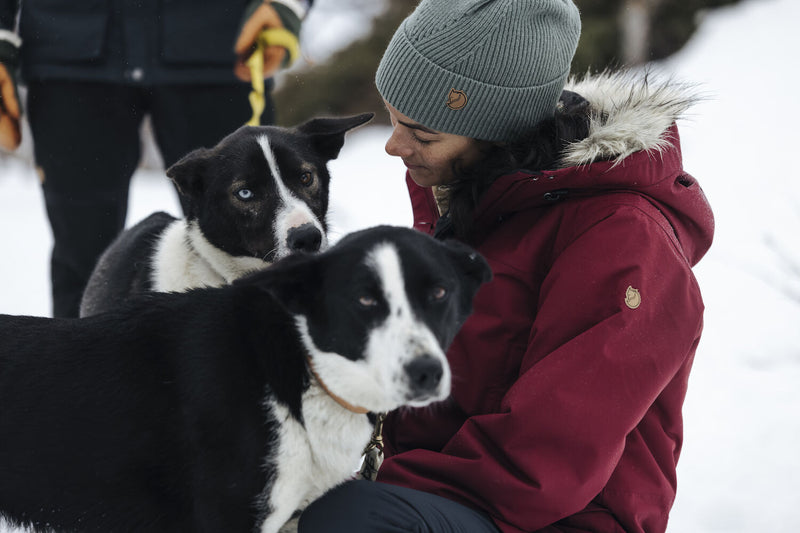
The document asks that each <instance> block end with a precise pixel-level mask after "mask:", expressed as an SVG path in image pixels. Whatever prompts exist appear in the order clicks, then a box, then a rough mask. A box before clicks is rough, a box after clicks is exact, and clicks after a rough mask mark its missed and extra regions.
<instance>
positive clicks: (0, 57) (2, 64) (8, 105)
mask: <svg viewBox="0 0 800 533" xmlns="http://www.w3.org/2000/svg"><path fill="white" fill-rule="evenodd" d="M18 56H19V50H18V48H17V46H16V45H15V44H13V43H11V42H9V41H5V40H0V147H3V148H5V149H6V150H16V149H17V147H18V146H19V143H20V141H21V140H22V133H21V131H20V127H19V119H20V106H19V96H18V93H17V76H16V74H17V65H18V59H17V58H18Z"/></svg>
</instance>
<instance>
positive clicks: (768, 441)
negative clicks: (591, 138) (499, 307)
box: [0, 0, 800, 533]
mask: <svg viewBox="0 0 800 533" xmlns="http://www.w3.org/2000/svg"><path fill="white" fill-rule="evenodd" d="M798 21H800V2H798V1H797V0H750V1H748V2H745V3H743V4H742V5H740V6H737V7H734V8H727V9H720V10H715V11H713V12H712V13H711V14H710V15H709V16H708V17H707V18H706V20H705V21H704V23H703V25H702V27H701V28H700V31H699V32H698V34H697V35H696V36H695V38H694V39H693V40H692V42H690V43H689V45H688V46H687V48H686V49H685V50H684V51H683V52H682V53H681V54H679V56H678V57H676V58H674V59H673V60H672V61H670V62H669V63H668V64H666V65H664V66H665V67H666V69H667V70H668V71H670V72H674V73H675V74H676V75H677V76H678V77H679V78H680V79H683V80H685V81H691V82H697V83H699V84H700V85H701V89H702V90H703V91H704V92H705V93H706V94H708V96H709V98H708V100H707V101H705V102H703V103H702V104H700V105H699V106H697V108H696V109H695V110H694V113H693V115H692V117H690V119H689V120H687V121H685V122H684V123H683V124H681V130H682V137H683V144H684V159H685V167H686V169H687V170H688V171H689V172H690V173H692V174H693V175H694V176H695V177H696V178H698V179H699V180H700V182H701V183H702V185H703V187H704V189H705V191H706V193H707V195H708V197H709V199H710V201H711V203H712V206H713V208H714V210H715V214H716V217H717V236H716V241H715V243H714V246H713V247H712V248H711V251H710V252H709V254H708V255H707V256H706V258H704V259H703V261H702V262H701V263H700V265H699V266H698V267H697V269H696V273H697V277H698V279H699V281H700V285H701V287H702V289H703V292H704V296H705V300H706V307H707V311H706V330H705V335H704V338H703V341H702V343H701V345H700V348H699V350H698V353H697V358H696V362H695V369H694V372H693V375H692V378H691V382H690V391H689V395H688V397H687V400H686V406H685V415H686V443H685V447H684V451H683V455H682V458H681V462H680V466H679V489H678V499H677V501H676V504H675V507H674V510H673V512H672V515H671V523H670V527H669V531H670V533H684V532H688V533H717V532H719V533H723V532H724V533H755V532H762V531H770V532H772V533H783V532H785V533H789V532H795V531H798V527H800V526H798V523H800V510H798V503H800V483H798V481H797V480H798V479H800V454H799V453H798V451H797V442H798V440H800V392H799V391H800V386H799V385H798V384H800V272H799V271H798V270H800V241H798V239H797V235H798V234H800V171H798V165H797V164H796V163H792V161H793V155H794V149H796V145H797V143H798V134H797V133H796V129H797V124H798V123H800V107H798V106H797V105H795V103H794V97H792V96H791V95H792V94H793V91H794V90H795V89H792V87H795V88H796V87H797V86H798V84H799V83H798V82H800V74H798V70H797V67H796V65H795V61H796V55H797V53H798V52H800V32H798V31H797V28H796V26H797V22H798ZM387 135H388V130H386V129H384V128H369V127H368V128H363V129H361V130H358V131H356V132H354V133H352V134H351V135H349V136H348V140H347V143H346V145H345V149H344V150H343V152H342V154H341V156H340V158H339V159H338V160H336V161H334V162H333V163H332V164H331V172H332V174H333V191H332V195H333V197H332V207H331V217H330V220H331V223H332V229H333V231H334V232H335V235H334V237H336V236H338V235H341V234H343V233H346V232H348V231H351V230H354V229H358V228H361V227H366V226H370V225H374V224H379V223H390V224H400V225H407V224H409V223H410V208H409V206H408V201H407V199H406V193H405V187H404V184H403V178H402V177H403V172H404V168H403V167H402V164H401V163H400V162H398V161H394V160H392V159H391V158H389V157H388V156H386V154H385V153H384V152H383V143H384V142H385V140H386V138H387ZM156 209H165V210H168V211H171V212H174V213H175V212H177V209H178V207H177V202H176V200H175V197H174V193H173V191H172V189H171V188H170V186H169V185H168V183H167V181H166V178H164V177H163V174H162V173H160V172H154V171H147V172H146V171H141V172H139V173H138V174H137V175H136V177H135V179H134V182H133V187H132V197H131V212H130V216H129V221H130V222H135V221H137V220H139V219H141V218H143V217H144V216H145V215H147V214H149V213H150V212H152V211H153V210H156ZM49 247H50V234H49V229H48V227H47V224H46V221H45V215H44V212H43V210H42V207H41V200H40V195H39V189H38V183H37V181H36V177H35V174H34V172H33V170H32V169H31V168H30V166H29V165H28V164H27V163H25V162H24V161H23V160H13V159H11V160H6V161H5V163H4V164H3V165H2V166H0V250H3V253H2V256H0V280H2V281H0V312H2V313H13V314H33V315H47V314H48V313H49V309H50V303H49V296H48V291H49V289H48V277H47V276H48V250H49ZM792 264H793V265H794V270H792V267H791V265H792Z"/></svg>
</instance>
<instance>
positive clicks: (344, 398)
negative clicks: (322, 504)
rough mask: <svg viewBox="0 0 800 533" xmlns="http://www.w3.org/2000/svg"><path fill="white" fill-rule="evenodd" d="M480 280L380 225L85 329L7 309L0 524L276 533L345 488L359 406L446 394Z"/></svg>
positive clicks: (461, 256) (436, 246)
mask: <svg viewBox="0 0 800 533" xmlns="http://www.w3.org/2000/svg"><path fill="white" fill-rule="evenodd" d="M490 277H491V272H490V270H489V267H488V264H487V263H486V261H485V260H484V259H483V257H481V256H480V255H478V254H477V253H476V252H474V251H473V250H472V249H470V248H468V247H466V246H465V245H461V244H458V243H455V242H447V243H442V242H440V241H437V240H434V239H433V238H432V237H429V236H427V235H424V234H422V233H419V232H417V231H415V230H412V229H408V228H395V227H388V226H382V227H378V228H372V229H368V230H363V231H360V232H357V233H353V234H351V235H348V236H345V237H344V238H343V239H342V240H340V241H339V242H338V243H337V244H336V245H334V246H332V247H330V248H329V249H328V250H326V251H324V252H322V253H319V254H306V253H298V254H292V255H290V256H288V257H286V258H284V259H282V260H280V261H278V262H276V263H275V264H274V265H273V266H272V267H270V268H268V269H266V270H263V271H260V272H257V273H255V274H252V275H249V276H246V277H244V278H242V279H239V280H237V281H235V282H234V283H233V284H232V285H226V286H223V287H220V288H207V289H195V290H191V291H187V292H184V293H171V294H166V293H164V294H162V293H150V294H148V295H145V296H143V297H141V298H139V299H132V300H131V301H130V302H128V303H126V304H123V305H121V306H120V307H118V308H117V309H114V310H112V311H110V312H108V313H103V314H99V315H96V316H92V317H88V318H83V319H73V320H69V319H49V318H37V317H15V316H0V522H2V521H3V520H5V521H6V522H7V523H8V524H11V525H13V526H14V527H31V528H32V529H33V530H34V531H50V530H51V529H52V530H53V531H56V532H62V531H70V532H81V531H103V532H117V531H142V532H148V533H158V532H169V533H174V532H177V531H192V532H213V533H219V532H221V531H224V532H238V531H240V532H252V531H260V532H262V533H270V532H275V531H277V530H278V529H279V528H280V526H281V525H282V524H283V523H284V522H285V521H286V520H287V519H288V518H289V517H290V516H291V515H292V513H293V512H294V511H295V510H296V509H300V508H303V507H304V506H305V505H306V504H307V503H308V502H309V501H311V500H313V499H314V498H316V497H318V496H319V495H321V494H322V493H323V492H325V491H326V490H328V489H329V488H331V487H333V486H334V485H336V484H338V483H340V482H342V481H344V480H345V479H347V478H349V477H350V476H352V474H353V473H354V470H355V469H356V468H357V465H358V460H359V457H360V454H361V452H362V450H363V448H364V446H365V445H366V443H367V442H368V440H369V437H370V433H371V429H372V424H371V423H370V415H368V414H365V413H367V412H380V411H388V410H392V409H395V408H397V407H399V406H403V405H412V406H422V405H426V404H428V403H430V402H433V401H437V400H442V399H444V398H445V397H446V396H447V395H448V394H449V390H450V370H449V367H448V364H447V360H446V359H445V350H446V348H447V347H448V345H449V344H450V342H451V341H452V339H453V337H454V336H455V334H456V333H457V331H458V330H459V328H460V327H461V325H462V323H463V322H464V320H465V319H466V318H467V316H468V315H469V313H470V312H471V310H472V299H473V296H474V295H475V293H476V291H477V290H478V288H479V287H480V285H481V284H482V283H484V282H486V281H488V280H489V279H490Z"/></svg>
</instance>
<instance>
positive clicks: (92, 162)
mask: <svg viewBox="0 0 800 533" xmlns="http://www.w3.org/2000/svg"><path fill="white" fill-rule="evenodd" d="M249 91H250V88H249V85H247V84H243V83H235V84H225V85H202V86H201V85H171V86H155V87H132V86H126V85H115V84H108V83H94V82H70V81H45V82H31V83H29V84H28V100H27V113H28V121H29V123H30V126H31V132H32V135H33V145H34V157H35V159H36V165H37V167H38V169H39V172H40V176H41V178H42V190H43V193H44V201H45V207H46V210H47V216H48V218H49V220H50V227H51V230H52V233H53V241H54V244H53V251H52V255H51V282H52V295H53V316H56V317H70V316H78V308H79V305H80V299H81V295H82V293H83V289H84V287H85V285H86V282H87V281H88V279H89V275H90V274H91V272H92V269H93V268H94V264H95V262H96V261H97V258H98V257H99V256H100V254H101V253H102V252H103V251H104V250H105V248H106V247H107V246H108V245H109V244H110V243H111V241H112V240H113V239H114V237H115V236H116V235H117V234H118V233H119V232H120V231H121V230H122V229H123V228H124V225H125V216H126V214H127V209H128V189H129V185H130V179H131V176H132V175H133V172H134V171H135V170H136V167H137V165H138V163H139V158H140V152H141V148H140V147H141V141H140V138H139V129H140V126H141V124H142V120H143V118H144V117H145V116H146V115H149V116H150V118H151V123H152V127H153V131H154V134H155V139H156V144H157V146H158V149H159V151H160V153H161V156H162V159H163V160H164V164H165V166H167V167H169V166H170V165H172V164H173V163H175V162H176V161H177V160H178V159H179V158H181V157H182V156H183V155H185V154H187V153H188V152H190V151H192V150H193V149H195V148H200V147H210V146H213V145H214V144H216V143H217V142H218V141H219V140H220V139H222V138H223V137H224V136H225V135H227V134H228V133H231V132H232V131H234V130H235V129H236V128H238V127H239V126H241V125H243V124H244V123H245V122H246V121H247V120H248V119H249V118H250V116H251V110H250V104H249V101H248V97H247V95H248V93H249ZM272 119H273V114H272V107H271V104H268V105H267V110H266V111H265V112H264V115H263V116H262V122H264V123H271V122H272ZM164 179H167V178H166V176H165V177H164Z"/></svg>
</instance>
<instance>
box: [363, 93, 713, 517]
mask: <svg viewBox="0 0 800 533" xmlns="http://www.w3.org/2000/svg"><path fill="white" fill-rule="evenodd" d="M606 81H607V80H606ZM612 81H613V82H616V84H617V85H616V86H615V87H616V89H617V90H618V92H619V85H620V83H621V80H619V79H616V80H612ZM596 83H600V84H601V85H602V83H603V80H600V81H599V82H596ZM612 85H613V84H612ZM640 88H641V87H640ZM593 89H596V87H595V86H594V85H590V86H587V87H578V88H577V91H578V92H579V93H582V94H583V93H584V92H585V93H588V94H585V96H587V98H588V99H589V100H590V101H592V104H593V105H595V106H602V105H604V104H603V102H600V103H599V104H598V103H596V102H594V101H593V98H592V94H593V93H592V90H593ZM644 89H648V88H647V87H645V88H644ZM573 90H575V89H573ZM652 92H653V91H652V90H649V91H646V92H645V93H644V94H642V95H641V100H644V99H645V97H646V98H647V101H646V103H648V104H650V105H651V107H653V108H655V109H656V111H652V110H650V111H648V112H651V113H658V112H663V114H664V115H665V116H663V117H662V116H659V117H658V118H660V119H661V120H662V122H664V121H665V120H670V121H671V120H673V119H674V118H676V117H674V116H673V115H674V114H675V110H674V109H667V110H665V107H666V104H665V105H663V106H659V105H652V104H653V102H652V100H653V99H655V104H658V103H660V100H659V95H658V94H656V95H655V97H654V96H653V94H652ZM634 100H635V99H634ZM629 103H631V104H635V103H636V102H635V101H634V102H629ZM607 115H608V114H606V115H603V117H604V120H605V119H606V118H608V116H607ZM614 120H615V117H614V116H611V117H610V118H608V121H607V122H605V123H604V124H605V125H607V126H609V128H611V131H624V129H623V128H619V127H617V126H619V124H616V123H614ZM624 120H627V119H624ZM664 123H665V124H670V122H664ZM605 133H609V131H608V130H607V131H606V132H605ZM601 137H602V136H601ZM642 138H644V135H641V136H637V138H636V140H638V141H642ZM598 139H599V137H597V135H595V137H594V138H592V139H590V140H589V141H590V142H599V140H598ZM654 139H655V140H654V141H653V142H652V143H651V144H650V145H648V144H647V141H646V140H645V143H644V149H640V150H638V151H632V153H630V154H627V153H625V154H623V155H620V156H619V157H616V158H614V159H612V160H608V159H609V158H608V157H606V158H605V159H606V160H604V161H595V162H592V161H588V162H586V161H584V162H583V163H582V164H579V165H575V166H569V167H567V168H561V169H558V170H554V171H546V172H529V171H519V172H515V173H512V174H510V175H506V176H503V177H501V178H499V179H498V180H497V181H495V182H494V183H493V185H492V186H491V188H490V189H489V190H488V192H487V193H486V194H485V195H484V196H483V198H482V199H481V202H480V204H479V206H478V208H477V210H476V212H475V227H476V228H477V232H476V237H475V239H474V241H473V242H470V243H469V244H471V245H473V246H475V247H476V248H477V250H478V251H480V252H481V253H482V254H483V255H484V256H485V257H486V258H487V260H488V261H489V264H490V266H491V267H492V270H493V273H494V279H493V281H492V282H490V283H489V284H487V285H485V286H484V287H483V288H482V289H481V290H480V292H479V293H478V295H477V296H476V298H475V301H474V313H473V315H472V316H471V317H470V318H469V319H468V321H467V322H466V324H465V325H464V327H463V328H462V330H461V332H460V333H459V335H458V336H457V337H456V339H455V341H454V343H453V345H452V346H451V348H450V350H449V351H448V359H449V361H450V365H451V367H452V374H453V378H452V395H451V397H450V398H449V399H448V400H446V401H445V402H442V403H440V404H436V405H433V406H430V407H426V408H422V409H406V410H402V411H399V412H394V413H392V414H390V416H389V417H388V419H387V423H386V427H385V434H384V436H385V440H386V456H387V457H386V460H385V462H384V464H383V466H382V468H381V470H380V474H379V478H378V479H379V481H382V482H387V483H392V484H397V485H402V486H407V487H412V488H415V489H420V490H424V491H428V492H432V493H435V494H438V495H440V496H444V497H447V498H450V499H453V500H456V501H458V502H461V503H463V504H466V505H468V506H471V507H474V508H478V509H481V510H484V511H485V512H487V513H488V514H489V515H490V516H491V517H492V518H493V519H494V521H495V522H496V524H497V525H498V527H499V528H500V529H501V530H502V531H504V532H519V531H537V532H539V531H541V532H556V531H570V532H577V531H592V532H621V531H626V532H663V531H664V530H665V529H666V525H667V518H668V513H669V510H670V508H671V506H672V503H673V501H674V497H675V491H676V473H675V469H676V464H677V461H678V456H679V453H680V449H681V444H682V438H683V427H682V416H681V410H682V404H683V400H684V396H685V394H686V389H687V379H688V377H689V371H690V368H691V365H692V360H693V357H694V354H695V350H696V348H697V345H698V341H699V339H700V333H701V330H702V324H703V321H702V316H703V302H702V299H701V295H700V290H699V289H698V286H697V282H696V280H695V278H694V276H693V274H692V270H691V268H692V266H693V265H695V264H696V263H697V261H698V260H699V259H700V258H701V257H702V256H703V254H704V253H705V252H706V250H707V249H708V248H709V246H710V244H711V239H712V234H713V217H712V214H711V210H710V208H709V205H708V203H707V201H706V198H705V196H704V194H703V192H702V190H701V189H700V187H699V185H698V184H697V182H696V181H695V180H694V179H693V178H692V177H691V176H690V175H689V174H687V173H686V172H684V170H683V168H682V161H681V152H680V143H679V139H678V132H677V128H676V127H675V125H674V123H672V124H670V125H668V126H667V127H666V128H663V129H662V131H660V133H659V134H658V135H657V136H656V138H654ZM632 142H633V141H631V143H632ZM631 143H629V144H628V145H626V146H627V147H628V150H629V151H631V149H630V146H632V144H631ZM633 146H636V145H633ZM584 148H585V147H584ZM594 148H596V147H594ZM576 151H578V152H579V155H580V154H585V153H595V152H591V151H586V150H584V149H583V148H576ZM573 155H575V154H573ZM588 157H589V159H591V158H592V156H588ZM408 184H409V190H410V194H411V200H412V207H413V211H414V225H415V227H417V228H418V229H420V230H422V231H426V232H429V233H430V232H432V231H433V228H434V226H435V224H436V221H437V219H438V218H439V217H438V211H437V209H436V204H435V201H434V200H433V196H432V194H431V191H430V190H429V189H423V188H421V187H419V186H417V185H416V184H414V183H413V182H412V181H411V180H408Z"/></svg>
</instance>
